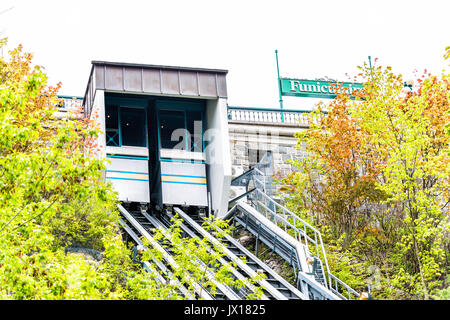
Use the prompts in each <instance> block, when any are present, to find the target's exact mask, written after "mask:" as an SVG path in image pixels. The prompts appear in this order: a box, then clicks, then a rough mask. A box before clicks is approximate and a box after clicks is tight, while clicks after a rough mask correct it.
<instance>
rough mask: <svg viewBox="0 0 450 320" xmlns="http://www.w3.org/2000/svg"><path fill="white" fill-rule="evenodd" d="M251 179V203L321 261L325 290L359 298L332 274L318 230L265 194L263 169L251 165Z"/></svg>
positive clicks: (342, 295) (265, 184)
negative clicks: (252, 188)
mask: <svg viewBox="0 0 450 320" xmlns="http://www.w3.org/2000/svg"><path fill="white" fill-rule="evenodd" d="M252 179H253V183H254V187H255V190H254V192H252V193H251V194H250V195H249V200H250V201H251V203H252V204H253V206H254V207H255V208H256V209H257V210H258V211H259V212H260V213H262V214H263V215H264V216H266V218H268V219H269V220H271V221H272V222H274V223H275V224H276V225H278V226H279V227H280V228H282V229H284V231H285V232H286V233H288V234H290V235H291V236H292V237H293V238H294V239H295V240H297V241H298V242H300V243H302V244H303V245H305V246H306V248H307V250H308V252H309V253H310V254H311V255H312V258H314V259H319V260H321V261H323V265H324V267H325V268H322V271H323V279H324V282H325V286H326V287H327V288H328V289H330V290H331V291H332V292H333V293H335V294H337V295H339V296H340V297H342V298H344V299H349V300H350V299H351V297H352V295H353V296H355V297H357V298H359V296H360V295H359V293H358V292H357V291H355V290H354V289H353V288H351V287H350V286H349V285H347V284H346V283H345V282H343V281H342V280H340V279H339V278H337V277H336V276H335V275H333V274H332V273H331V271H330V267H329V265H328V260H327V256H326V252H325V248H324V244H323V241H322V235H321V233H320V232H319V231H318V230H317V229H316V228H314V227H313V226H311V225H310V224H309V223H308V222H306V221H304V220H303V219H301V218H300V217H299V216H297V215H296V214H294V213H293V212H291V211H290V210H289V209H287V208H286V207H284V206H283V205H281V204H280V203H278V202H277V201H275V200H274V199H272V198H271V197H270V196H268V195H267V194H266V192H265V190H266V187H267V183H266V181H265V179H266V177H265V175H264V174H263V172H261V171H260V170H258V169H257V168H254V169H253V175H252ZM311 249H312V250H311ZM326 275H327V276H328V279H327V278H326ZM343 293H345V294H346V296H347V297H346V296H344V294H343Z"/></svg>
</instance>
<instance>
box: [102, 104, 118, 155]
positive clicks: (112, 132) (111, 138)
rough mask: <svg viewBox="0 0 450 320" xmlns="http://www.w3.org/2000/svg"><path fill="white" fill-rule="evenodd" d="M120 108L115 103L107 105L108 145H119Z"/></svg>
mask: <svg viewBox="0 0 450 320" xmlns="http://www.w3.org/2000/svg"><path fill="white" fill-rule="evenodd" d="M118 110H119V108H118V107H117V106H113V105H106V108H105V124H106V145H107V146H113V147H118V146H120V142H119V112H118Z"/></svg>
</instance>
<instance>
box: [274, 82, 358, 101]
mask: <svg viewBox="0 0 450 320" xmlns="http://www.w3.org/2000/svg"><path fill="white" fill-rule="evenodd" d="M280 85H281V95H283V96H294V97H310V98H326V99H334V98H335V97H336V94H337V93H338V91H340V92H342V91H345V92H347V93H348V94H349V95H350V96H352V93H353V91H355V90H360V89H363V88H364V86H363V85H362V84H361V83H356V82H339V83H337V82H332V81H322V80H304V79H287V78H280ZM339 85H340V87H339Z"/></svg>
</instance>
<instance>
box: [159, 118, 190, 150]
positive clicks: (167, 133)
mask: <svg viewBox="0 0 450 320" xmlns="http://www.w3.org/2000/svg"><path fill="white" fill-rule="evenodd" d="M184 126H185V122H184V112H183V111H178V110H160V111H159V135H160V139H161V148H163V149H173V148H174V147H175V146H176V147H177V148H179V149H183V150H184V149H185V146H184V144H183V143H184V141H185V139H184ZM177 129H178V131H176V132H175V130H177ZM182 130H183V131H182ZM172 139H174V141H172ZM180 142H181V143H182V144H181V145H180Z"/></svg>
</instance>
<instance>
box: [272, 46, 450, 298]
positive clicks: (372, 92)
mask: <svg viewBox="0 0 450 320" xmlns="http://www.w3.org/2000/svg"><path fill="white" fill-rule="evenodd" d="M447 56H448V49H447ZM361 71H362V72H361V74H360V77H361V78H362V81H361V82H364V83H365V89H364V90H363V91H362V92H360V94H359V95H358V97H357V99H355V100H352V99H349V97H348V96H345V95H344V94H341V95H338V97H337V98H336V99H335V100H334V101H333V102H332V103H331V104H330V106H329V112H328V114H321V113H320V112H316V113H314V114H313V117H314V118H312V119H311V120H312V121H310V129H308V130H306V131H305V132H302V133H299V134H298V135H297V137H298V138H299V146H301V143H306V151H307V152H308V155H309V158H308V160H307V161H303V162H300V161H297V162H293V163H294V164H295V165H296V166H297V167H298V171H297V172H294V173H293V174H292V175H290V176H288V177H284V179H282V180H281V182H282V183H283V184H284V187H283V188H284V190H285V193H286V195H287V197H286V201H287V203H288V205H289V206H291V207H293V208H295V207H297V211H298V212H301V213H302V214H303V215H304V213H305V212H309V213H312V215H313V219H314V220H315V221H314V222H315V223H316V224H319V225H321V226H322V231H323V232H324V233H325V238H326V239H327V242H328V247H329V249H331V250H332V251H331V258H330V259H329V260H330V261H331V264H332V265H333V263H334V264H335V265H334V267H336V268H337V269H338V271H337V274H338V275H341V274H340V270H341V271H344V270H347V271H346V272H344V273H345V274H344V275H343V278H344V280H347V279H348V280H350V278H351V277H352V276H353V277H354V278H356V279H359V280H357V281H356V282H358V281H359V282H360V284H361V285H362V284H363V283H364V282H365V281H367V280H370V279H367V276H364V275H363V274H361V272H359V271H357V270H360V268H357V267H356V266H358V265H361V263H362V264H363V268H365V269H368V268H369V267H371V266H378V268H379V270H381V271H380V272H381V275H382V276H381V277H379V278H378V282H380V283H381V285H379V286H378V287H379V289H378V291H377V290H376V291H375V292H374V294H375V295H378V296H379V297H381V298H407V299H419V298H424V299H428V298H430V297H432V296H435V293H436V292H438V291H439V288H442V287H445V286H446V284H445V278H446V275H447V274H448V272H449V260H448V256H449V230H450V225H449V213H448V203H449V177H450V165H449V163H450V161H449V141H450V138H449V135H448V132H446V130H448V129H446V128H448V123H449V118H450V117H449V110H450V90H449V89H450V79H449V75H447V74H443V75H442V76H441V77H436V76H431V75H430V74H424V75H423V76H422V77H420V78H419V79H417V84H418V88H417V90H414V91H409V92H408V90H407V89H405V87H404V81H403V79H402V77H401V75H395V74H394V73H393V72H392V71H391V68H389V67H387V68H382V67H376V68H369V67H368V66H367V65H364V66H363V67H361ZM292 193H294V195H292ZM299 200H300V201H299ZM348 233H351V234H348ZM344 257H349V259H346V258H344ZM345 260H347V261H348V262H346V263H345V265H343V261H345ZM349 266H353V267H355V268H354V270H353V271H349V270H348V267H349ZM356 285H357V283H356ZM447 286H448V284H447Z"/></svg>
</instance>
